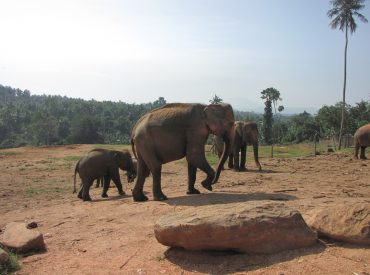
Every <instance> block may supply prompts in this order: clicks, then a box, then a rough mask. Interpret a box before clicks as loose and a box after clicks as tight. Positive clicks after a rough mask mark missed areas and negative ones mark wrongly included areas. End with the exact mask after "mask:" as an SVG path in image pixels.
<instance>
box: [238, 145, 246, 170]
mask: <svg viewBox="0 0 370 275" xmlns="http://www.w3.org/2000/svg"><path fill="white" fill-rule="evenodd" d="M246 157H247V146H242V148H241V149H240V166H239V170H240V171H245V170H247V168H246V167H245V162H246Z"/></svg>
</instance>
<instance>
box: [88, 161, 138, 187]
mask: <svg viewBox="0 0 370 275" xmlns="http://www.w3.org/2000/svg"><path fill="white" fill-rule="evenodd" d="M132 164H133V165H134V170H135V173H134V174H135V175H136V174H137V168H136V167H137V160H136V158H134V157H133V158H132ZM132 181H133V180H132ZM132 181H131V182H132ZM103 185H104V176H102V177H99V178H97V179H96V184H95V188H99V187H103ZM109 188H110V184H108V189H109Z"/></svg>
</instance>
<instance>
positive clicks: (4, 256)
mask: <svg viewBox="0 0 370 275" xmlns="http://www.w3.org/2000/svg"><path fill="white" fill-rule="evenodd" d="M8 260H9V255H8V253H6V252H5V251H4V249H2V248H1V247H0V265H2V264H5V263H6V262H7V261H8Z"/></svg>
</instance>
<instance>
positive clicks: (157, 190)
mask: <svg viewBox="0 0 370 275" xmlns="http://www.w3.org/2000/svg"><path fill="white" fill-rule="evenodd" d="M151 171H152V174H153V199H154V200H155V201H164V200H167V196H166V195H165V194H163V192H162V187H161V173H162V165H159V167H156V168H154V169H151Z"/></svg>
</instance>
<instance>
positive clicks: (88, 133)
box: [0, 85, 166, 148]
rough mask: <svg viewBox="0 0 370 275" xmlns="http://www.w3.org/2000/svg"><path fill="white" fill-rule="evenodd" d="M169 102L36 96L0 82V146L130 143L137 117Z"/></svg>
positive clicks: (159, 100)
mask: <svg viewBox="0 0 370 275" xmlns="http://www.w3.org/2000/svg"><path fill="white" fill-rule="evenodd" d="M165 103H166V100H165V99H164V98H163V97H159V98H158V100H156V101H154V102H151V103H146V104H139V105H137V104H128V103H124V102H110V101H104V102H98V101H95V100H90V101H86V100H82V99H73V98H67V97H61V96H46V95H42V96H37V95H31V94H30V92H29V91H27V90H25V91H22V90H19V89H13V88H11V87H4V86H2V85H0V148H10V147H19V146H24V145H55V144H69V143H111V144H115V143H120V144H122V143H129V140H130V133H131V129H132V127H133V125H134V124H135V123H136V121H137V120H138V119H139V118H140V117H141V116H142V115H143V114H144V113H146V112H148V111H149V110H151V109H154V108H158V107H160V106H162V105H163V104H165Z"/></svg>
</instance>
